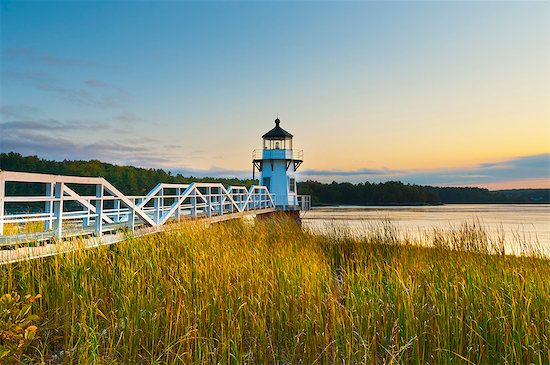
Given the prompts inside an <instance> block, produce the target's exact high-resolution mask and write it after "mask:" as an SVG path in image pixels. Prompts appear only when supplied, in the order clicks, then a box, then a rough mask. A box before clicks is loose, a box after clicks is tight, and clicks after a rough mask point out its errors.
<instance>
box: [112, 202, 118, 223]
mask: <svg viewBox="0 0 550 365" xmlns="http://www.w3.org/2000/svg"><path fill="white" fill-rule="evenodd" d="M113 209H114V211H115V215H114V216H113V221H114V222H115V223H118V222H120V199H116V198H115V200H114V205H113Z"/></svg>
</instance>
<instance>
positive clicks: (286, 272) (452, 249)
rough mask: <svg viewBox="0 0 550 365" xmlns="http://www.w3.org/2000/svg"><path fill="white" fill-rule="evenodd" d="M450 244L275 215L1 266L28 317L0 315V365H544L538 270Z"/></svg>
mask: <svg viewBox="0 0 550 365" xmlns="http://www.w3.org/2000/svg"><path fill="white" fill-rule="evenodd" d="M463 233H464V234H463V235H456V236H453V237H446V238H445V237H440V240H439V241H438V242H436V244H437V245H436V247H432V248H426V247H418V246H414V245H409V244H406V243H404V242H400V241H399V239H397V238H396V232H395V230H394V229H393V228H392V227H391V225H386V226H384V227H380V229H374V230H373V231H372V232H371V234H370V235H369V236H367V237H365V238H352V237H351V236H349V235H346V234H345V232H344V234H342V232H338V234H335V235H333V236H332V237H320V236H314V235H311V234H309V233H307V232H304V231H302V230H301V229H300V228H299V227H297V226H296V225H295V224H293V223H292V222H290V221H288V220H285V219H274V220H269V221H258V222H256V223H255V224H247V223H244V222H226V223H223V224H215V225H211V226H210V227H205V226H204V225H201V224H197V223H185V224H182V225H181V227H180V229H178V230H175V231H171V232H167V233H163V234H157V235H151V236H148V237H144V238H139V239H132V238H130V239H128V240H127V241H125V242H122V243H118V244H116V245H115V246H111V247H101V248H97V249H90V250H80V251H76V252H73V253H70V254H65V255H60V256H56V257H50V258H45V259H37V260H32V261H28V262H23V263H17V264H12V265H6V266H1V267H0V278H1V280H0V293H9V294H10V298H12V299H13V298H14V297H15V296H16V294H19V295H21V297H22V299H21V300H20V301H21V302H23V303H22V304H21V306H23V307H25V301H27V302H29V303H28V304H27V305H26V307H28V308H29V311H28V314H26V315H27V316H30V315H31V314H32V315H36V316H37V317H34V316H33V317H30V318H29V320H28V321H27V322H25V324H24V325H19V326H15V325H11V324H10V323H8V322H9V321H14V319H13V318H12V317H13V316H11V317H10V315H6V309H5V308H1V307H0V311H3V313H4V314H3V317H2V318H4V323H0V325H2V328H0V331H3V332H0V341H2V345H1V346H3V349H4V350H5V351H11V352H10V353H8V352H5V354H6V355H5V357H4V360H0V362H2V361H16V360H15V359H19V360H21V361H29V362H32V363H40V362H45V363H81V364H88V363H99V364H134V363H140V364H165V363H208V364H211V363H235V364H237V363H256V364H257V363H262V364H276V363H280V364H283V363H288V364H296V363H303V364H314V363H315V364H359V363H363V364H373V363H375V364H396V363H412V364H416V363H419V364H420V363H429V364H472V363H474V364H478V363H486V364H518V363H521V364H528V363H535V364H548V363H550V320H549V319H548V316H549V315H548V313H550V260H548V259H544V258H541V257H515V256H507V255H498V254H489V253H490V252H494V251H495V250H494V249H493V248H488V247H484V246H483V245H480V244H479V243H476V244H471V245H470V244H468V242H471V241H472V240H474V239H475V238H474V237H473V236H468V235H476V234H478V233H479V232H478V233H476V232H474V231H472V230H469V231H468V230H465V232H463ZM496 251H498V248H497V249H496ZM27 294H30V295H35V294H41V298H36V299H34V303H30V301H32V300H33V298H32V297H31V298H29V299H28V300H25V299H24V296H25V295H27ZM2 303H3V304H2ZM5 303H7V299H5V300H4V299H3V300H1V301H0V306H6V305H7V304H5ZM23 312H24V311H23ZM21 323H23V322H21ZM31 325H32V326H36V330H35V328H34V327H33V328H31V330H32V331H33V332H32V333H33V335H32V336H31V335H28V336H27V337H28V338H27V339H25V338H24V337H25V334H24V333H26V334H29V333H30V332H29V331H30V330H29V329H28V327H29V326H31ZM25 330H26V332H25ZM10 331H12V332H13V333H15V332H17V331H19V332H20V333H21V334H22V336H23V337H18V338H23V340H21V341H23V342H24V345H22V346H20V347H19V348H17V346H15V345H13V343H15V342H14V338H15V337H13V336H14V335H13V336H11V337H10V335H7V333H10ZM33 336H36V337H35V338H33ZM10 341H11V345H10ZM19 343H21V342H19ZM9 346H12V347H11V350H9ZM1 354H2V352H1V349H0V355H1ZM8 359H10V360H8Z"/></svg>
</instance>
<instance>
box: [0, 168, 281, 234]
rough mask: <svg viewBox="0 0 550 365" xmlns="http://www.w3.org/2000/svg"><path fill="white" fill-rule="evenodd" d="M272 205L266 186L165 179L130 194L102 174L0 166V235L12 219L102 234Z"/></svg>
mask: <svg viewBox="0 0 550 365" xmlns="http://www.w3.org/2000/svg"><path fill="white" fill-rule="evenodd" d="M14 183H15V184H17V183H33V184H41V185H43V186H44V187H45V188H44V189H43V190H42V191H43V192H44V193H43V194H41V195H24V196H17V195H13V194H11V195H9V194H8V192H11V191H12V186H11V184H14ZM94 189H95V194H94V192H93V191H94ZM84 194H88V195H84ZM268 208H272V209H275V204H274V201H273V198H272V196H271V194H270V193H269V190H268V189H267V188H266V187H265V186H251V187H250V188H249V189H247V188H246V187H244V186H230V187H229V188H227V189H226V188H225V186H223V184H221V183H199V182H195V183H191V184H173V183H161V184H158V185H157V186H155V187H154V188H153V189H152V190H151V191H150V192H149V193H148V194H146V195H145V196H126V195H124V194H123V193H121V192H120V191H119V190H118V189H117V188H116V187H114V186H113V185H112V184H111V183H110V182H108V181H107V180H105V179H104V178H102V177H79V176H65V175H49V174H40V173H28V172H13V171H0V236H2V235H4V233H5V227H6V224H9V223H30V222H44V224H43V231H44V232H52V236H54V237H63V236H65V235H66V234H68V232H69V231H71V230H78V229H80V230H87V231H89V232H90V233H94V234H95V235H96V236H101V235H102V234H103V233H104V232H107V231H113V230H115V229H119V228H124V227H125V228H128V229H131V230H134V229H135V228H136V227H138V226H144V227H156V226H161V225H164V224H165V223H167V222H168V221H178V220H180V219H182V218H185V217H191V218H196V217H199V216H202V217H212V216H213V215H219V216H221V215H223V214H227V213H238V212H245V211H250V210H260V209H268ZM21 210H24V212H21Z"/></svg>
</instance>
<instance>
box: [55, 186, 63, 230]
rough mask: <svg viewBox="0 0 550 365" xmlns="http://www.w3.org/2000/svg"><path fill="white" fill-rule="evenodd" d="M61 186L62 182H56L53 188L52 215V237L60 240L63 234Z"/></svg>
mask: <svg viewBox="0 0 550 365" xmlns="http://www.w3.org/2000/svg"><path fill="white" fill-rule="evenodd" d="M63 186H64V184H63V183H62V182H56V183H55V188H54V197H55V201H54V202H53V215H54V218H55V222H54V226H53V235H54V236H55V237H58V238H61V237H62V234H63Z"/></svg>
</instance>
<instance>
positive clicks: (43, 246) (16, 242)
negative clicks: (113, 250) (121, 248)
mask: <svg viewBox="0 0 550 365" xmlns="http://www.w3.org/2000/svg"><path fill="white" fill-rule="evenodd" d="M275 211H276V209H275V208H264V209H258V210H250V211H244V212H236V213H229V214H223V215H214V216H211V217H206V216H202V217H201V216H197V218H196V219H194V220H196V221H198V222H201V223H204V224H211V223H217V222H223V221H228V220H232V219H240V218H244V217H255V216H257V215H262V214H268V213H272V212H275ZM185 220H187V219H185ZM185 220H183V221H185ZM177 227H178V224H177V223H170V224H166V225H162V226H153V227H147V226H145V225H142V226H140V227H136V229H135V231H134V232H132V231H126V229H125V227H124V225H123V224H116V223H115V224H110V225H104V234H103V235H102V236H101V237H96V236H94V228H93V227H89V228H86V229H83V228H68V229H67V230H66V231H64V232H63V239H62V240H60V239H54V234H53V231H45V232H37V233H27V234H25V233H21V234H16V235H9V236H0V248H2V249H0V265H3V264H9V263H14V262H19V261H25V260H30V259H36V258H41V257H48V256H53V255H58V254H63V253H67V252H71V251H75V250H79V249H88V248H93V247H99V246H104V245H111V244H114V243H117V242H120V241H123V240H125V239H128V238H129V237H142V236H146V235H150V234H154V233H159V232H163V231H170V230H173V229H177ZM23 244H24V245H25V246H23V247H21V246H20V245H23Z"/></svg>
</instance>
